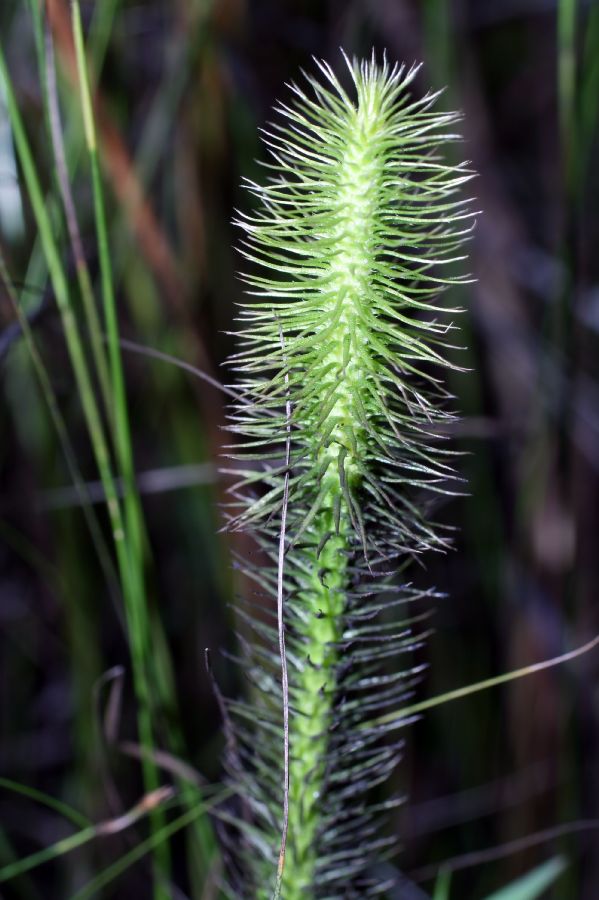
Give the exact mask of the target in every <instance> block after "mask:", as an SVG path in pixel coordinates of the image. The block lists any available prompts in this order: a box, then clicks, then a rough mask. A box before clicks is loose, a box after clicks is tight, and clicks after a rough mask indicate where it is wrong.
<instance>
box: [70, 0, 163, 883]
mask: <svg viewBox="0 0 599 900" xmlns="http://www.w3.org/2000/svg"><path fill="white" fill-rule="evenodd" d="M71 8H72V20H73V36H74V40H75V51H76V58H77V71H78V75H79V87H80V99H81V109H82V114H83V124H84V133H85V139H86V144H87V150H88V153H89V160H90V167H91V175H92V190H93V203H94V214H95V220H96V235H97V242H98V256H99V260H100V273H101V281H102V297H103V305H104V317H105V322H106V332H107V341H108V354H109V362H110V374H111V389H112V399H113V410H114V442H115V449H116V457H117V460H118V465H119V470H120V474H121V478H122V483H123V504H124V510H125V525H126V534H127V550H128V555H129V560H128V564H129V569H130V577H131V580H132V588H133V592H132V594H131V595H130V597H129V601H130V610H129V612H130V625H131V629H130V635H129V636H130V641H131V648H132V658H133V668H134V678H135V682H136V692H137V697H138V702H139V703H140V705H141V707H142V708H141V709H140V710H139V716H140V721H139V725H140V739H141V744H142V747H143V748H144V750H145V751H146V753H144V755H143V757H142V767H143V773H144V784H145V788H146V791H152V790H155V789H156V788H157V786H158V784H159V776H158V770H157V768H156V765H155V763H154V761H153V759H152V756H151V751H152V748H153V746H154V738H153V733H152V725H151V700H150V695H149V690H148V687H149V686H148V683H147V681H148V677H149V674H150V671H151V668H150V666H149V664H148V662H149V659H150V658H151V653H152V647H151V629H150V625H149V617H148V610H147V601H146V591H145V584H144V580H145V579H144V550H143V526H142V521H143V520H142V513H141V504H140V499H139V494H138V491H137V487H136V483H135V468H134V462H133V451H132V446H131V429H130V423H129V413H128V409H127V397H126V391H125V379H124V374H123V366H122V359H121V350H120V336H119V325H118V317H117V313H116V301H115V296H114V287H113V279H112V265H111V260H110V248H109V241H108V229H107V225H106V211H105V204H104V192H103V188H102V178H101V174H100V163H99V159H98V145H97V140H96V129H95V122H94V116H93V111H92V101H91V92H90V86H89V78H88V74H87V61H86V57H85V47H84V42H83V28H82V23H81V10H80V7H79V3H78V0H72V5H71ZM163 826H164V814H163V811H162V810H161V809H157V810H156V811H155V812H154V813H153V814H152V816H151V827H152V829H153V830H154V831H155V832H157V831H159V830H160V829H161V828H162V827H163ZM155 866H156V878H155V882H154V896H155V897H156V898H165V900H166V898H167V896H168V894H167V893H166V891H165V888H164V887H163V886H162V884H161V880H160V879H161V877H162V878H164V877H165V876H167V874H168V871H169V868H170V854H169V846H168V843H167V842H166V841H161V842H160V843H159V844H158V845H157V847H156V850H155Z"/></svg>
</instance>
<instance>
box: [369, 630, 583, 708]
mask: <svg viewBox="0 0 599 900" xmlns="http://www.w3.org/2000/svg"><path fill="white" fill-rule="evenodd" d="M598 646H599V635H596V636H595V637H594V638H593V639H592V640H590V641H588V642H587V643H586V644H583V645H582V647H576V649H574V650H570V651H568V653H563V654H562V655H561V656H554V657H553V658H552V659H545V660H543V661H542V662H538V663H533V664H532V665H530V666H524V668H522V669H514V670H513V671H511V672H504V673H503V674H502V675H496V676H495V677H494V678H486V679H485V680H484V681H477V682H475V683H474V684H468V685H466V686H465V687H462V688H456V690H454V691H447V692H446V693H444V694H439V695H438V696H437V697H431V698H429V699H428V700H422V701H420V702H419V703H412V704H411V705H410V706H406V707H404V709H402V710H401V712H400V713H399V714H398V713H389V714H388V715H385V716H381V718H380V719H377V720H376V723H377V724H379V725H382V724H385V723H400V722H403V721H404V720H405V719H406V717H407V716H413V715H415V714H416V713H420V712H424V710H426V709H432V708H433V707H434V706H442V705H443V704H444V703H450V702H451V701H452V700H461V699H462V698H463V697H468V696H470V694H477V693H478V692H479V691H485V690H488V689H489V688H492V687H498V686H499V685H501V684H507V683H508V682H509V681H516V680H517V679H518V678H524V677H526V676H527V675H535V674H536V673H537V672H542V671H543V670H544V669H550V668H553V666H558V665H561V664H562V663H565V662H569V661H570V660H572V659H576V657H578V656H583V655H584V654H585V653H590V651H591V650H594V649H595V648H596V647H598Z"/></svg>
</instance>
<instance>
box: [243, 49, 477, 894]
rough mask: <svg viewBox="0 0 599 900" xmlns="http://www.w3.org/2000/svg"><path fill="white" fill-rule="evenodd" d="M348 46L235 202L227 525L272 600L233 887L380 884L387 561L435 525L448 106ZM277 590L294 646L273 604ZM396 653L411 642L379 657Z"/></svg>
mask: <svg viewBox="0 0 599 900" xmlns="http://www.w3.org/2000/svg"><path fill="white" fill-rule="evenodd" d="M346 62H347V67H348V69H349V73H350V75H351V81H352V84H351V88H350V90H349V91H346V89H345V88H344V87H343V86H342V83H341V82H340V80H339V79H338V78H337V77H336V75H335V74H334V72H333V70H332V69H331V67H330V66H329V65H327V64H326V63H324V62H318V63H317V66H318V69H319V71H320V76H322V78H323V79H324V83H321V82H320V81H319V80H318V79H316V78H313V77H310V76H306V80H307V88H306V89H305V90H304V89H301V88H300V87H298V86H296V85H291V93H292V101H291V103H290V104H289V105H287V104H281V105H280V106H279V107H278V110H277V112H278V115H279V118H278V121H277V122H276V123H275V124H274V125H272V126H271V128H270V129H269V130H268V131H266V132H265V142H266V144H267V145H268V147H269V150H270V156H269V161H268V163H267V168H268V169H269V170H270V175H271V177H270V179H269V180H268V181H267V183H266V184H264V185H258V184H255V183H253V182H248V183H247V187H248V189H249V191H250V192H251V193H252V194H253V195H254V197H255V198H257V201H258V204H257V206H258V208H257V210H256V211H255V212H253V213H252V214H250V215H241V216H240V218H239V221H238V224H239V225H240V226H241V228H242V229H243V232H244V241H243V244H242V247H241V250H242V253H243V255H244V256H245V258H246V260H247V261H248V262H249V263H250V264H251V265H250V266H248V268H249V269H250V272H249V274H246V275H245V280H246V283H247V285H248V287H249V293H250V294H251V295H253V296H252V297H251V298H249V299H248V300H247V301H246V302H245V303H244V305H243V306H242V310H241V320H242V323H243V325H242V328H241V330H240V336H239V340H240V349H239V352H238V353H237V354H236V356H235V357H234V358H233V365H234V366H235V368H236V370H237V375H238V382H237V390H238V392H239V395H240V399H239V402H238V403H237V405H236V407H235V409H234V410H233V412H232V425H231V427H232V429H233V430H234V431H235V432H237V434H238V435H239V436H240V437H239V441H240V443H238V445H237V448H238V450H239V453H238V455H239V457H240V458H241V459H242V460H244V463H242V464H241V465H242V472H241V475H240V478H239V480H238V482H237V483H236V485H235V487H234V488H233V494H234V502H235V503H236V504H239V505H238V507H237V508H236V509H235V510H234V511H233V512H232V514H231V527H232V528H235V529H250V530H251V531H252V533H253V535H254V537H255V539H256V541H257V543H258V545H259V552H258V554H257V556H256V558H255V559H254V560H253V561H252V562H251V563H247V562H245V563H243V567H244V569H245V571H246V573H247V574H248V575H249V576H250V577H251V578H252V579H253V580H254V582H255V584H256V585H257V592H256V593H257V597H258V598H260V597H261V598H262V599H264V600H265V602H264V604H263V608H261V609H260V608H259V607H260V604H259V603H258V607H257V606H256V603H255V602H254V600H252V603H251V605H250V606H248V607H247V609H242V615H244V616H246V618H247V620H248V622H249V624H250V627H251V628H253V629H254V632H255V634H256V640H255V641H250V642H247V641H246V642H245V643H244V646H245V651H246V652H245V659H244V666H245V671H246V672H247V674H248V677H249V678H250V680H251V682H252V684H253V687H254V694H253V697H252V698H251V700H250V701H249V702H247V703H246V704H242V703H232V704H231V711H232V714H233V718H234V721H235V723H236V731H237V738H238V750H237V759H236V760H234V761H232V762H231V771H232V773H233V775H234V777H235V778H236V779H238V780H239V781H240V794H241V795H242V796H243V798H244V802H243V809H242V811H241V813H240V822H239V829H240V831H241V833H242V834H243V837H244V842H245V846H246V852H245V854H244V858H243V859H241V861H240V871H239V873H238V874H239V876H240V877H239V878H238V881H237V887H236V891H237V894H238V895H240V896H248V897H260V898H262V897H271V896H272V895H273V893H275V894H276V895H278V894H280V896H282V897H283V898H285V900H296V898H297V900H299V898H303V900H305V898H310V897H329V898H332V897H369V896H375V895H380V894H381V893H382V892H383V891H384V890H385V885H384V884H382V883H381V880H380V877H379V876H378V874H377V869H376V863H377V861H378V860H379V859H380V858H381V856H382V855H383V853H384V851H385V848H386V846H387V843H386V841H385V839H383V838H381V836H380V834H379V831H378V825H377V821H376V820H377V819H378V817H379V816H380V815H381V813H383V812H384V810H385V808H388V807H389V806H390V805H391V804H390V803H387V804H385V803H382V804H381V803H379V804H378V805H376V806H373V805H372V803H371V796H370V792H371V789H372V787H373V786H375V785H376V784H378V783H380V782H382V781H384V780H385V779H386V777H387V776H388V774H389V772H390V771H391V769H392V768H393V766H394V765H395V764H396V762H397V758H398V754H399V749H400V746H399V744H397V743H393V741H392V740H390V739H389V734H388V732H389V731H390V727H389V725H388V724H381V723H380V722H378V721H377V717H380V716H381V713H382V712H388V711H389V710H395V709H398V710H399V711H401V705H402V702H404V703H405V701H406V698H407V697H408V696H410V693H411V691H412V690H413V685H414V680H415V678H416V677H417V674H418V669H417V667H415V666H414V664H413V663H410V657H409V653H410V651H412V650H413V649H414V647H415V646H416V645H417V644H418V643H419V642H420V641H421V640H422V638H423V637H424V631H423V629H424V627H425V626H424V625H423V624H422V619H423V617H422V616H420V615H418V614H413V615H412V617H411V618H410V615H409V614H406V615H405V617H404V618H403V619H402V618H401V616H400V615H396V614H395V613H396V612H397V611H398V610H402V609H405V608H406V604H408V603H409V602H410V601H414V600H416V599H418V598H420V597H421V596H422V594H419V593H418V592H417V591H415V590H414V589H412V588H410V586H409V585H405V584H402V582H401V579H398V577H397V573H398V572H399V571H400V570H402V569H403V568H404V566H405V563H406V561H407V560H408V559H409V558H410V557H412V556H414V555H416V554H420V553H422V552H423V551H425V550H429V549H440V548H442V547H444V546H445V545H446V538H445V537H444V536H443V535H442V533H441V532H440V530H439V529H438V528H435V527H434V525H433V524H431V522H430V521H429V505H430V498H431V496H432V495H433V494H434V493H438V492H445V491H447V490H448V479H449V478H450V477H451V466H450V464H449V463H450V460H449V459H448V451H447V450H444V449H443V448H442V447H440V446H439V432H440V429H439V425H443V424H445V423H446V422H447V420H448V419H449V418H451V416H452V413H451V411H450V410H449V409H448V408H447V399H448V398H447V392H446V390H445V389H444V387H443V383H442V380H441V378H440V376H439V374H438V370H439V369H440V368H441V369H442V368H447V367H448V366H449V365H450V363H449V362H448V359H447V355H446V350H447V347H448V346H449V343H448V340H449V332H450V330H451V324H450V323H448V322H447V321H446V319H445V313H446V310H444V309H442V308H441V307H440V306H439V305H438V304H437V302H436V300H437V298H438V296H439V294H440V293H441V292H442V290H443V288H444V286H445V285H446V284H448V283H450V282H454V281H456V280H460V279H459V278H457V279H456V277H455V276H452V275H449V274H446V271H447V267H448V266H450V265H452V264H453V263H455V262H456V261H457V260H460V259H463V257H461V256H458V255H456V254H457V252H458V248H459V247H460V245H461V244H462V243H463V241H464V240H465V238H466V236H467V235H468V233H469V232H470V230H471V225H472V221H471V220H472V215H473V213H472V212H471V211H470V209H469V206H468V203H467V201H465V200H463V199H461V198H460V197H459V196H456V192H457V191H458V189H459V188H460V187H461V186H462V185H463V183H464V182H465V181H467V180H468V178H469V177H471V176H470V173H469V172H468V170H467V168H466V166H465V165H459V166H453V165H448V164H447V163H446V162H445V161H444V159H443V157H442V156H441V154H440V149H441V147H442V145H443V144H445V143H446V142H448V141H451V140H454V139H455V137H456V136H455V135H454V134H453V133H452V132H451V131H450V128H451V126H452V125H453V124H454V123H455V121H456V120H457V118H458V116H457V114H455V113H444V112H441V113H440V112H435V111H434V110H433V109H432V107H433V104H434V101H435V96H436V95H431V94H429V95H427V96H425V97H421V98H415V97H414V96H412V95H411V93H410V92H409V90H408V86H409V85H410V83H411V82H412V81H413V79H414V77H415V75H416V73H417V68H416V67H413V68H411V69H409V70H406V69H405V68H404V67H403V66H401V67H399V66H393V67H390V66H389V65H388V64H387V62H386V61H383V63H382V64H380V65H379V64H377V62H376V60H375V58H374V56H373V57H372V59H371V60H370V61H368V62H362V63H358V62H357V61H354V62H350V61H349V60H346ZM239 448H240V449H239ZM236 471H239V470H236ZM427 497H428V498H429V499H427ZM279 548H280V552H279ZM277 597H279V599H281V598H284V606H283V617H282V618H283V624H284V636H285V639H286V646H285V653H280V652H279V646H280V647H281V648H282V647H283V641H282V640H281V642H280V645H279V643H278V641H277V637H279V638H282V634H281V633H279V635H277V630H278V629H277V624H279V625H280V623H277V621H276V619H275V618H273V619H269V613H268V610H269V609H271V610H272V600H273V598H277ZM254 599H256V598H254ZM400 654H408V656H407V659H408V662H407V663H406V664H404V666H402V667H399V668H400V670H399V671H397V672H389V671H388V669H386V668H385V666H386V662H387V661H389V660H394V661H396V660H397V658H398V657H399V655H400ZM282 657H284V660H283V664H284V669H283V672H284V677H283V679H281V658H282ZM282 710H283V711H284V712H282ZM395 727H397V726H396V725H394V728H395ZM284 748H287V750H286V751H284ZM287 784H288V789H287ZM282 810H284V815H283V818H282ZM281 834H283V847H282V850H281V851H280V844H281ZM277 870H278V878H277Z"/></svg>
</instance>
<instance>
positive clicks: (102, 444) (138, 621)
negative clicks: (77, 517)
mask: <svg viewBox="0 0 599 900" xmlns="http://www.w3.org/2000/svg"><path fill="white" fill-rule="evenodd" d="M0 71H1V72H2V75H3V77H4V81H5V84H6V95H7V107H8V113H9V117H10V120H11V124H12V129H13V134H14V139H15V145H16V147H17V152H18V155H19V159H20V162H21V166H22V169H23V175H24V178H25V183H26V185H27V189H28V192H29V197H30V201H31V205H32V209H33V213H34V217H35V221H36V224H37V228H38V232H39V236H40V240H41V245H42V247H43V250H44V255H45V258H46V265H47V266H48V272H49V274H50V280H51V283H52V288H53V291H54V295H55V298H56V304H57V307H58V310H59V313H60V316H61V321H62V327H63V332H64V335H65V340H66V344H67V349H68V351H69V356H70V359H71V364H72V366H73V371H74V373H75V380H76V384H77V390H78V394H79V397H80V400H81V405H82V408H83V413H84V417H85V421H86V425H87V429H88V432H89V436H90V439H91V443H92V447H93V451H94V456H95V459H96V465H97V467H98V472H99V474H100V479H101V481H102V485H103V488H104V491H105V494H106V506H107V510H108V516H109V521H110V525H111V531H112V538H113V541H114V546H115V549H116V555H117V563H118V569H119V576H120V579H121V584H122V589H123V598H124V601H125V614H126V619H127V628H128V634H129V640H130V645H131V656H132V665H133V679H134V687H135V693H136V698H137V718H138V728H139V734H140V743H141V744H142V746H143V747H144V748H145V749H146V750H149V751H150V753H149V755H147V756H144V762H143V771H144V780H145V783H146V789H148V790H153V789H154V788H155V787H156V786H157V784H158V774H157V769H156V766H155V764H154V762H153V759H152V756H151V751H152V748H153V738H152V725H151V711H150V710H151V705H150V692H149V684H148V679H147V671H146V660H145V654H146V652H147V640H146V635H147V621H146V619H145V615H144V613H145V610H144V608H143V606H142V604H143V603H144V600H145V598H144V596H143V593H142V585H143V582H142V581H141V579H140V572H139V566H136V565H135V563H136V561H138V560H139V554H138V552H134V553H133V554H132V552H131V545H130V543H129V541H130V537H129V535H128V534H127V531H126V524H128V523H126V522H125V519H124V518H123V515H122V511H121V506H120V503H119V499H118V494H117V490H116V482H115V478H114V474H113V470H112V463H111V458H110V451H109V446H108V443H107V440H106V436H105V433H104V427H103V423H102V418H101V415H100V411H99V408H98V404H97V401H96V397H95V393H94V389H93V385H92V380H91V376H90V372H89V368H88V365H87V360H86V357H85V353H84V349H83V343H82V341H81V335H80V333H79V329H78V326H77V321H76V318H75V315H74V311H73V307H72V304H71V298H70V293H69V289H68V284H67V280H66V276H65V272H64V269H63V266H62V263H61V260H60V254H59V252H58V248H57V246H56V242H55V240H54V235H53V230H52V225H51V222H50V218H49V215H48V212H47V209H46V206H45V202H44V196H43V193H42V189H41V185H40V183H39V180H38V176H37V172H36V169H35V164H34V161H33V157H32V155H31V150H30V147H29V143H28V140H27V136H26V133H25V129H24V126H23V122H22V119H21V115H20V112H19V109H18V106H17V103H16V100H15V96H14V91H13V87H12V83H11V80H10V76H9V72H8V68H7V66H6V62H5V58H4V54H3V53H2V50H1V49H0ZM135 539H136V534H135V531H134V543H133V549H134V551H137V550H138V547H139V541H138V539H137V542H136V540H135ZM154 823H155V816H153V817H152V824H154ZM157 853H158V854H159V855H160V857H161V858H164V862H166V853H165V851H164V850H157ZM160 868H161V870H162V868H163V867H162V860H161V865H160ZM156 884H157V885H159V882H158V881H157V882H156ZM156 891H157V892H156V896H157V897H164V896H165V895H164V892H163V890H162V889H161V888H160V887H159V886H157V888H156Z"/></svg>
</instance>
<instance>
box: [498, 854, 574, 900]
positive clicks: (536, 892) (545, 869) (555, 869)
mask: <svg viewBox="0 0 599 900" xmlns="http://www.w3.org/2000/svg"><path fill="white" fill-rule="evenodd" d="M565 868H566V860H565V859H564V858H563V856H555V857H554V858H553V859H549V860H547V862H545V863H543V864H542V865H540V866H537V868H536V869H533V871H532V872H528V873H527V874H526V875H523V876H522V878H518V880H517V881H514V882H512V884H508V886H507V887H504V888H502V889H501V890H499V891H496V892H495V893H494V894H491V895H490V896H489V897H487V900H537V898H539V897H543V896H544V894H545V892H546V891H547V890H548V889H549V888H550V887H551V886H552V884H554V882H556V881H557V879H558V878H559V876H560V875H561V874H562V872H563V871H564V869H565Z"/></svg>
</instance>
